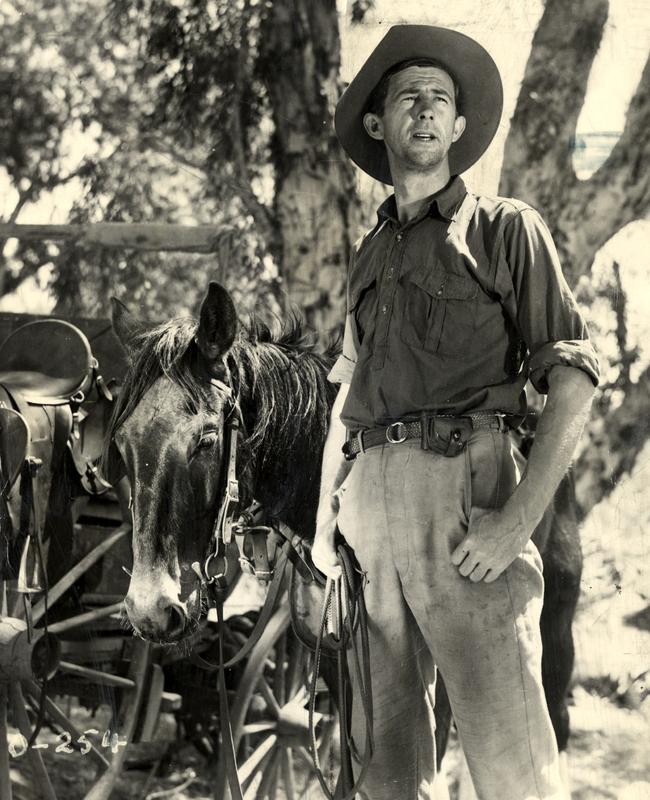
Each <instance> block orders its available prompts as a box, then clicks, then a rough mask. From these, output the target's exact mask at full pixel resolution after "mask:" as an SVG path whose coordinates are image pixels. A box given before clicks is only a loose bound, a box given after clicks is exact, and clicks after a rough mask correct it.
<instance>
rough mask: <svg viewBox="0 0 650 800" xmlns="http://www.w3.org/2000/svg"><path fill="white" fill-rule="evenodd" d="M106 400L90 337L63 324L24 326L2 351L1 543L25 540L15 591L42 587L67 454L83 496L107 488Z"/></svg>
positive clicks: (46, 322) (0, 347)
mask: <svg viewBox="0 0 650 800" xmlns="http://www.w3.org/2000/svg"><path fill="white" fill-rule="evenodd" d="M111 399H112V397H111V394H110V392H109V391H108V389H107V387H106V386H105V384H104V383H103V380H102V378H101V376H100V375H99V374H98V364H97V361H96V359H95V358H94V357H93V355H92V352H91V348H90V344H89V342H88V339H87V338H86V337H85V336H84V334H83V333H82V332H81V331H80V330H79V329H78V328H77V327H75V326H74V325H71V324H70V323H68V322H64V321H62V320H55V319H47V320H39V321H36V322H30V323H27V324H26V325H23V326H22V327H20V328H18V329H17V330H16V331H14V332H13V333H12V334H10V335H9V336H8V337H7V339H5V341H4V342H3V343H2V344H1V345H0V529H1V532H2V533H3V534H4V538H5V541H6V542H16V540H17V539H21V538H22V539H24V546H23V548H22V554H21V557H20V567H19V570H18V576H19V590H20V591H25V592H34V591H41V589H42V566H43V565H42V561H43V558H42V554H40V553H39V552H38V548H40V538H39V537H40V535H41V533H42V531H43V527H44V523H45V516H46V510H47V502H48V497H49V493H50V488H51V486H52V478H53V476H54V475H55V474H57V472H58V471H59V470H60V469H62V467H63V463H64V462H63V457H64V454H65V452H66V450H67V451H68V452H69V453H70V455H71V457H72V462H73V463H74V465H75V468H76V470H77V472H78V474H79V477H80V479H81V482H82V485H83V486H84V489H85V490H86V491H89V492H90V493H93V494H101V493H102V492H104V491H107V490H108V489H109V488H110V485H109V484H108V483H107V482H106V481H104V480H103V478H102V477H101V475H100V474H99V472H98V470H97V467H96V465H95V462H96V461H97V460H98V457H99V455H100V452H101V441H102V432H103V427H104V425H103V423H104V417H105V416H106V413H107V404H106V403H105V402H102V401H110V400H111ZM85 401H89V402H87V403H86V406H85V408H82V403H84V402H85ZM87 409H90V410H91V412H92V413H90V412H89V410H87ZM98 430H99V437H98V436H97V435H96V434H97V431H98ZM19 477H20V481H19V480H18V479H19ZM14 487H18V491H17V492H15V491H13V490H14ZM18 495H19V496H20V500H19V499H18ZM37 546H38V547H37ZM6 566H7V565H3V573H4V572H5V567H6ZM6 577H9V576H6Z"/></svg>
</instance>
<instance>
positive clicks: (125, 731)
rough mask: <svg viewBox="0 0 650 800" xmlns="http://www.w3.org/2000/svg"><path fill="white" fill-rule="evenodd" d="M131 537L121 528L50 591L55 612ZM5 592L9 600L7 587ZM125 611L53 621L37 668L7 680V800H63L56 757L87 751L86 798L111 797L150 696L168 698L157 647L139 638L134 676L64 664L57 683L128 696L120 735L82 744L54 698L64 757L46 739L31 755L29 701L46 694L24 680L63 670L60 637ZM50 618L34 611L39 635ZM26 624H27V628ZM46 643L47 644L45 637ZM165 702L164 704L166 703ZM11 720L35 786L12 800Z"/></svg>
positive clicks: (0, 780)
mask: <svg viewBox="0 0 650 800" xmlns="http://www.w3.org/2000/svg"><path fill="white" fill-rule="evenodd" d="M128 532H130V526H121V527H120V528H118V529H117V530H115V531H114V532H113V533H112V534H111V535H109V536H107V537H106V539H105V540H104V541H102V542H101V544H99V545H98V546H96V547H95V548H94V549H93V550H91V551H90V552H89V553H88V554H87V555H86V556H84V557H83V558H82V559H81V560H80V561H79V563H78V564H76V565H75V566H74V567H73V568H72V569H71V570H69V571H68V572H67V573H66V574H65V575H64V576H63V577H62V578H61V579H60V580H59V581H58V582H57V583H56V584H55V585H54V586H53V587H52V588H51V589H50V590H49V592H48V603H47V605H48V608H51V607H52V606H54V604H55V603H56V602H57V601H58V600H60V598H61V597H62V596H63V595H64V594H65V593H66V592H67V591H68V589H69V588H70V587H71V586H72V585H73V584H74V583H75V582H76V581H78V580H79V579H80V578H81V577H82V576H83V575H84V573H85V572H86V571H87V570H88V569H90V568H91V567H92V566H93V564H95V563H97V562H98V561H99V559H100V558H102V557H103V556H104V555H105V553H107V552H108V550H110V549H111V548H112V547H113V546H114V545H115V544H116V543H117V542H118V541H119V540H120V539H122V537H123V536H125V535H126V534H127V533H128ZM2 590H3V592H2V593H3V595H4V586H3V587H2ZM20 605H21V604H20V603H17V604H16V607H15V608H14V609H13V617H11V618H8V617H6V616H5V617H3V619H2V621H3V623H4V624H3V625H2V626H0V627H1V628H4V627H6V626H7V625H10V626H20V625H21V623H22V620H21V619H20V617H19V614H20V611H21V609H20ZM121 606H122V603H121V602H119V603H113V604H111V605H108V606H104V607H101V608H97V609H94V610H92V611H88V612H85V613H82V614H77V615H75V616H72V617H69V618H67V619H63V620H59V621H57V622H55V623H50V624H49V625H48V636H49V637H52V638H51V640H50V642H49V647H48V646H46V647H45V648H43V647H42V646H41V647H39V646H38V644H36V645H34V647H33V649H31V650H30V649H29V648H27V650H26V653H27V655H26V658H27V660H28V661H31V663H30V664H26V665H25V666H24V670H23V671H22V672H21V673H20V674H21V680H11V675H13V674H15V673H11V674H10V675H9V676H7V678H6V679H5V681H4V682H2V681H1V678H0V797H2V798H3V800H5V798H6V799H7V800H12V796H15V798H18V797H26V798H29V800H31V799H32V798H37V797H40V798H43V799H44V800H56V797H57V794H56V792H55V790H54V788H53V785H52V781H51V779H50V775H49V769H48V768H52V767H53V766H54V764H55V763H56V762H55V761H54V760H53V759H54V758H57V759H60V758H61V755H60V754H61V753H66V754H70V755H66V756H65V757H67V758H83V756H82V751H83V755H84V756H87V759H88V763H90V762H92V763H93V765H94V773H93V772H92V771H91V774H90V777H89V782H91V783H92V786H91V788H90V789H89V790H88V793H87V794H86V796H85V800H107V798H108V797H109V796H110V793H111V791H112V789H113V787H114V786H115V783H116V781H117V778H118V776H119V774H120V771H121V769H122V767H123V764H124V759H125V755H126V748H125V747H124V746H123V744H124V743H125V742H126V741H131V740H132V739H133V736H134V733H135V731H136V728H137V726H138V723H139V722H140V721H141V709H142V707H143V702H144V701H145V691H147V692H148V697H147V698H146V701H147V704H149V703H152V702H153V703H154V705H155V702H156V698H155V697H152V692H155V691H156V690H157V689H158V688H159V689H160V694H162V686H160V685H159V682H156V681H148V680H147V679H148V677H149V676H150V674H151V645H150V644H149V643H147V642H144V641H141V640H133V644H134V646H133V650H132V655H131V660H130V663H129V669H128V675H127V676H126V677H121V676H118V675H115V674H114V673H113V672H105V671H102V670H95V669H90V668H89V667H87V666H82V665H78V664H74V663H72V662H68V661H65V660H62V661H60V662H58V670H57V673H56V676H57V677H59V676H60V675H63V676H68V675H69V676H73V677H74V678H76V679H78V678H81V679H82V680H84V681H86V682H88V683H89V684H90V685H95V686H99V687H103V690H104V691H107V692H110V693H111V694H112V693H114V692H115V691H117V692H119V693H120V703H119V707H118V708H117V709H115V711H114V720H113V721H112V722H111V726H110V727H111V728H112V733H113V735H109V736H104V734H105V731H104V730H102V731H98V732H97V735H96V736H95V735H88V736H85V737H83V738H81V737H82V735H83V733H84V731H83V729H80V728H79V726H78V725H77V724H76V723H75V722H73V721H72V719H70V716H69V715H68V714H66V713H65V712H64V711H63V709H62V708H61V707H60V705H59V704H57V703H56V702H55V701H54V700H52V699H51V698H49V697H46V698H45V699H44V706H43V711H44V721H45V723H46V724H48V725H52V726H53V727H54V728H56V729H57V730H60V731H62V733H61V734H60V735H59V737H57V739H58V746H59V747H60V748H61V749H59V750H58V751H56V747H57V744H56V743H55V744H52V743H51V742H47V743H45V742H39V741H38V740H37V742H36V743H35V744H36V745H38V747H33V748H29V749H27V750H25V749H24V744H25V741H26V740H29V738H30V736H31V734H32V731H33V723H32V721H31V720H30V718H29V715H28V713H27V708H26V701H29V702H30V705H31V706H32V708H38V706H39V704H40V701H41V690H40V687H39V685H38V683H37V682H36V681H35V680H34V679H33V677H31V676H30V675H29V674H23V672H24V673H29V672H31V669H32V668H34V671H35V672H36V673H37V674H38V673H39V665H38V663H37V662H39V660H40V672H41V673H43V672H45V673H47V672H49V671H51V670H50V667H51V666H53V667H54V668H55V669H56V667H57V664H56V662H57V661H58V652H56V651H57V638H56V637H57V636H58V635H60V634H63V633H66V632H68V631H72V630H74V629H76V628H79V627H80V626H82V625H88V624H89V623H94V622H97V621H98V620H100V619H102V618H105V617H108V616H110V615H112V614H115V613H116V612H117V611H119V610H120V608H121ZM44 615H45V603H44V601H43V600H40V601H39V602H38V603H36V604H35V605H34V606H33V610H32V616H33V623H34V625H35V626H36V628H37V629H39V623H42V621H43V617H44ZM22 625H23V626H24V623H22ZM37 637H38V633H37V634H36V636H35V639H34V641H36V639H37ZM43 639H44V637H43ZM39 641H42V640H40V639H39ZM0 646H1V645H0ZM52 651H55V655H52ZM46 657H51V658H52V659H53V661H54V663H53V664H49V665H47V666H45V667H44V665H43V659H45V658H46ZM35 665H36V666H35ZM13 666H14V665H13V664H12V665H11V667H10V668H11V669H13ZM43 667H44V668H43ZM145 687H146V690H145ZM159 700H160V698H158V701H159ZM7 712H9V714H8V713H7ZM8 716H10V718H11V721H12V723H13V726H14V727H15V728H17V729H18V731H19V732H20V736H19V737H17V740H18V742H19V744H18V747H17V749H18V752H19V753H20V752H22V753H23V754H22V756H21V758H24V759H26V761H27V763H28V765H29V770H30V773H31V782H32V784H33V785H32V786H31V787H29V789H27V790H26V791H27V792H28V794H24V791H23V789H22V788H21V787H20V786H15V792H14V795H12V787H11V773H12V772H13V770H10V767H11V766H12V765H14V766H18V764H19V760H20V759H18V758H15V759H11V760H10V759H8V758H7V757H6V754H7V753H8V751H9V743H8V741H7V717H8ZM21 737H22V738H21ZM14 741H15V740H14ZM53 750H54V751H55V752H57V753H58V754H57V755H56V756H55V754H54V752H51V751H53ZM75 750H76V752H75ZM48 751H49V752H48ZM84 762H85V759H84V761H82V762H81V764H80V767H81V766H82V765H83V769H84V770H85V767H86V764H85V763H84ZM62 794H69V790H67V791H65V792H62Z"/></svg>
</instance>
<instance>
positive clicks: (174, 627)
mask: <svg viewBox="0 0 650 800" xmlns="http://www.w3.org/2000/svg"><path fill="white" fill-rule="evenodd" d="M186 621H187V614H186V613H185V610H184V609H183V607H182V606H179V605H176V603H172V604H171V605H170V606H169V621H168V623H167V635H168V636H171V637H174V636H180V635H181V634H182V633H183V630H184V629H185V623H186Z"/></svg>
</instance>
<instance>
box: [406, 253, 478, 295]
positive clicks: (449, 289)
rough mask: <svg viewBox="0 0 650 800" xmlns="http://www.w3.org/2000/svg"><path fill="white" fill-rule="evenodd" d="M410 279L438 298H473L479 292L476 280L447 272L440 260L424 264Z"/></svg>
mask: <svg viewBox="0 0 650 800" xmlns="http://www.w3.org/2000/svg"><path fill="white" fill-rule="evenodd" d="M408 279H409V280H410V281H411V282H412V283H414V284H415V285H416V286H419V287H420V289H424V291H425V292H427V293H428V294H430V295H431V296H432V297H433V298H436V299H438V300H471V299H472V298H473V297H476V294H477V292H478V284H477V283H476V281H475V280H473V279H472V278H470V277H464V276H463V275H456V274H455V273H453V272H447V270H446V269H445V268H444V266H443V265H442V264H441V263H440V262H439V261H436V262H435V263H434V264H422V265H421V266H419V267H418V268H417V269H415V270H414V271H413V272H412V273H411V274H410V275H409V276H408Z"/></svg>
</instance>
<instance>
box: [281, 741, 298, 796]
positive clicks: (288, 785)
mask: <svg viewBox="0 0 650 800" xmlns="http://www.w3.org/2000/svg"><path fill="white" fill-rule="evenodd" d="M281 759H282V782H283V783H284V791H285V794H286V795H287V800H296V798H297V795H296V783H295V781H294V778H293V755H292V753H291V750H283V752H282V755H281Z"/></svg>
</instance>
